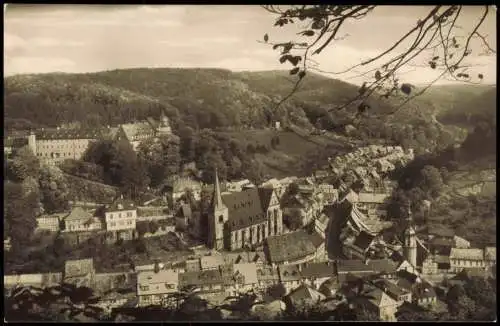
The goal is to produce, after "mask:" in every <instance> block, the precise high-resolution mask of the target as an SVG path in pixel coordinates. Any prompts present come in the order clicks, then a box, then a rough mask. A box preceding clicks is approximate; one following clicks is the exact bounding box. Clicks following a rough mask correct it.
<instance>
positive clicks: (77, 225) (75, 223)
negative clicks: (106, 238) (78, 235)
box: [63, 207, 103, 232]
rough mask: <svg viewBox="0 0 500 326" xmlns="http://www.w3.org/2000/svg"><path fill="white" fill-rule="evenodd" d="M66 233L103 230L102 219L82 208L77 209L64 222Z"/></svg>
mask: <svg viewBox="0 0 500 326" xmlns="http://www.w3.org/2000/svg"><path fill="white" fill-rule="evenodd" d="M63 222H64V232H84V231H98V230H101V229H102V228H103V225H102V222H101V219H100V218H99V217H96V216H94V215H93V214H92V213H90V212H88V211H86V210H84V209H83V208H81V207H75V208H73V209H72V210H71V213H70V214H69V215H68V216H66V217H65V218H64V220H63Z"/></svg>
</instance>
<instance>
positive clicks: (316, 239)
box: [309, 231, 325, 248]
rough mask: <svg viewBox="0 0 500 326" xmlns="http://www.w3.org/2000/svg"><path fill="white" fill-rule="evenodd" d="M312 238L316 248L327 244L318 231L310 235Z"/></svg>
mask: <svg viewBox="0 0 500 326" xmlns="http://www.w3.org/2000/svg"><path fill="white" fill-rule="evenodd" d="M309 237H310V238H311V243H312V244H313V246H314V248H319V247H320V246H321V245H322V244H324V243H325V238H324V237H323V236H322V235H321V234H320V233H319V232H317V231H314V232H313V233H311V234H310V235H309Z"/></svg>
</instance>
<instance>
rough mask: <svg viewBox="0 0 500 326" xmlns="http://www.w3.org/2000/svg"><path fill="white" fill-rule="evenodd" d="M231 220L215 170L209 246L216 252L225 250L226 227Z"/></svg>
mask: <svg viewBox="0 0 500 326" xmlns="http://www.w3.org/2000/svg"><path fill="white" fill-rule="evenodd" d="M228 219H229V210H228V208H227V206H226V205H224V203H223V202H222V195H221V191H220V184H219V176H218V173H217V169H215V185H214V194H213V197H212V211H211V212H210V216H209V223H208V224H209V232H208V246H209V247H210V248H212V249H215V250H223V249H224V225H225V224H226V222H227V221H228Z"/></svg>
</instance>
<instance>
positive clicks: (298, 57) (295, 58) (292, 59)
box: [287, 55, 302, 66]
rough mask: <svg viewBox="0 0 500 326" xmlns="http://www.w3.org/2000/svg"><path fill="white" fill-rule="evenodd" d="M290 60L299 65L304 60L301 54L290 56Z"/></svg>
mask: <svg viewBox="0 0 500 326" xmlns="http://www.w3.org/2000/svg"><path fill="white" fill-rule="evenodd" d="M287 59H288V61H290V63H291V64H293V65H294V66H296V65H298V64H299V62H300V61H301V60H302V57H300V56H291V55H290V56H288V58H287Z"/></svg>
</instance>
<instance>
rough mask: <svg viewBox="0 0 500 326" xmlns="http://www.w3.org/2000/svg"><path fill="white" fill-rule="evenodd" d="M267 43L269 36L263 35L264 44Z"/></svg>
mask: <svg viewBox="0 0 500 326" xmlns="http://www.w3.org/2000/svg"><path fill="white" fill-rule="evenodd" d="M268 41H269V35H267V34H265V35H264V42H266V43H267V42H268Z"/></svg>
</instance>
